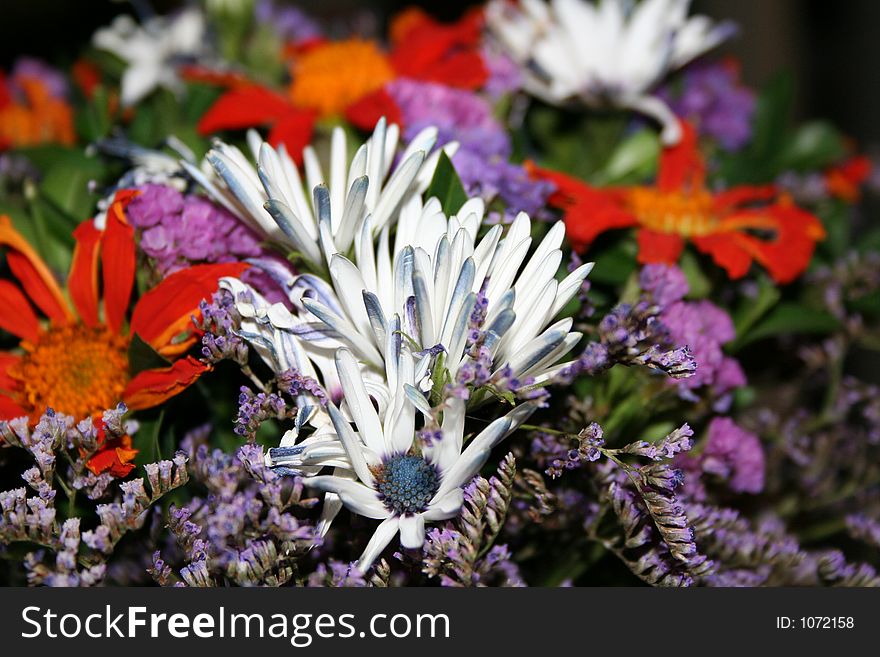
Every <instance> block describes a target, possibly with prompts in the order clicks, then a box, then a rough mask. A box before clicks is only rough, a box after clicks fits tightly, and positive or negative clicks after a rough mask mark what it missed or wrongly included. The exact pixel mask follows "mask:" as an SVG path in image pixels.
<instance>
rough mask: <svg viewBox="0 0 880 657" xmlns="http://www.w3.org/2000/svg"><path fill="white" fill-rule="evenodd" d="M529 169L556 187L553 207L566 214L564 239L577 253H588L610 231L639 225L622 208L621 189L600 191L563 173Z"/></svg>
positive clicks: (552, 198)
mask: <svg viewBox="0 0 880 657" xmlns="http://www.w3.org/2000/svg"><path fill="white" fill-rule="evenodd" d="M526 169H527V170H528V171H529V173H530V174H531V175H533V176H535V177H538V178H543V179H544V180H549V181H550V182H552V183H553V184H555V185H556V191H555V192H554V193H553V194H552V195H551V196H550V199H549V200H550V204H551V205H552V206H554V207H557V208H561V209H562V210H564V211H565V214H564V216H563V219H564V220H565V236H566V237H567V238H568V240H569V242H571V244H572V246H573V247H574V248H575V250H576V251H585V250H586V249H587V248H588V247H589V246H590V244H592V242H593V240H595V239H596V237H598V236H599V235H600V234H601V233H604V232H605V231H607V230H611V229H614V228H626V227H628V226H634V225H636V223H637V220H636V217H634V216H633V215H632V213H631V212H629V211H628V210H627V209H626V208H625V207H624V206H623V203H622V200H623V199H622V192H621V191H620V190H618V189H612V188H609V189H597V188H595V187H591V186H590V185H588V184H587V183H585V182H583V181H581V180H578V179H577V178H572V177H571V176H567V175H565V174H564V173H559V172H558V171H550V170H549V169H539V168H538V167H536V166H534V165H533V164H531V163H530V162H526Z"/></svg>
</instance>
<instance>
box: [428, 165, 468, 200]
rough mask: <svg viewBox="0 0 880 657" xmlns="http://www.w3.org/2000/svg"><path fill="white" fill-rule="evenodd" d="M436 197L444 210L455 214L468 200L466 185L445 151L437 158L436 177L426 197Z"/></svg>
mask: <svg viewBox="0 0 880 657" xmlns="http://www.w3.org/2000/svg"><path fill="white" fill-rule="evenodd" d="M432 196H434V197H436V198H437V200H439V201H440V205H441V207H442V208H443V212H445V213H446V214H447V215H450V214H455V213H456V212H458V210H459V208H461V206H462V204H463V203H464V202H465V201H467V198H468V197H467V192H465V191H464V185H462V184H461V179H460V178H459V177H458V173H456V171H455V167H454V166H452V161H451V160H450V159H449V157H448V156H447V155H446V153H445V152H441V153H440V159H439V160H437V168H436V169H435V170H434V177H433V178H432V179H431V184H430V185H428V191H427V192H426V193H425V198H431V197H432Z"/></svg>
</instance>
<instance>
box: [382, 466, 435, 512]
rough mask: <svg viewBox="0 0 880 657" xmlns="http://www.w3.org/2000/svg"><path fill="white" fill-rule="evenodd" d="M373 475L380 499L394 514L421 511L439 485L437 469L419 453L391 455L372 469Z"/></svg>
mask: <svg viewBox="0 0 880 657" xmlns="http://www.w3.org/2000/svg"><path fill="white" fill-rule="evenodd" d="M373 478H374V481H375V486H376V491H377V492H378V493H379V498H380V499H381V500H382V502H383V503H384V504H385V507H386V508H387V509H388V510H389V511H391V512H392V513H395V514H397V515H403V514H405V513H420V512H421V511H424V510H425V509H426V508H427V506H428V502H430V501H431V498H432V497H434V495H435V494H436V492H437V489H438V488H439V487H440V473H438V472H437V468H436V467H435V466H434V465H432V464H430V463H428V462H427V461H426V460H425V459H423V458H422V457H421V456H407V455H403V454H401V455H398V456H392V457H391V458H389V459H387V460H386V461H385V462H384V463H383V464H382V465H380V466H378V467H377V468H376V469H375V470H374V471H373Z"/></svg>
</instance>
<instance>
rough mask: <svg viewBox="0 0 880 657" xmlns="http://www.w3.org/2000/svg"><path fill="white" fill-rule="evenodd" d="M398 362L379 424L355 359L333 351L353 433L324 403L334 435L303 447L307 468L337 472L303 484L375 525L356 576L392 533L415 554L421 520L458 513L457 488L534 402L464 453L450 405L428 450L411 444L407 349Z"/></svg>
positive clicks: (458, 411)
mask: <svg viewBox="0 0 880 657" xmlns="http://www.w3.org/2000/svg"><path fill="white" fill-rule="evenodd" d="M398 356H399V361H398V368H397V369H398V374H399V378H398V384H399V385H398V387H397V389H396V392H395V394H394V395H393V396H392V399H391V404H390V406H389V407H387V410H386V412H385V413H384V421H383V419H382V417H381V416H380V413H379V412H378V411H377V410H376V408H375V407H374V406H373V401H372V400H371V395H370V394H369V392H368V390H367V388H366V387H365V386H364V383H363V381H362V380H361V376H360V369H359V367H358V363H357V361H356V360H355V357H354V355H353V354H352V353H351V352H350V351H348V350H346V349H340V350H339V351H338V352H337V354H336V364H337V368H338V371H339V378H340V380H341V381H342V388H343V390H344V393H345V400H346V404H347V406H348V410H349V413H350V415H351V417H352V419H353V421H354V424H355V426H356V430H354V429H352V427H351V425H350V423H349V420H348V418H346V417H345V416H344V415H343V414H342V413H341V412H340V411H339V410H338V409H337V408H336V407H335V406H333V405H332V404H330V405H329V413H330V419H331V421H332V423H333V428H334V431H335V437H334V438H326V439H323V440H317V441H314V442H312V443H311V447H310V448H307V451H310V452H311V455H312V461H313V462H316V463H320V464H321V465H333V466H336V467H337V468H338V470H337V473H336V474H333V475H318V476H314V477H310V478H308V479H306V480H305V483H306V485H308V486H310V487H312V488H317V489H319V490H322V491H325V492H327V493H328V494H332V495H335V496H338V500H339V501H340V502H341V503H342V504H343V505H344V506H346V507H347V508H348V509H349V510H351V511H353V512H355V513H357V514H359V515H362V516H365V517H367V518H375V519H377V520H382V523H381V524H380V525H379V527H378V528H377V529H376V532H375V533H374V534H373V537H372V538H371V539H370V541H369V543H368V544H367V547H366V549H365V550H364V552H363V554H362V555H361V557H360V559H359V560H358V566H357V567H358V569H359V570H360V571H361V572H365V571H366V570H368V569H369V567H370V565H371V564H372V563H373V561H374V560H375V559H376V557H377V556H378V555H379V554H380V553H381V552H382V550H383V549H385V547H386V546H387V545H388V544H389V543H390V542H391V540H392V539H393V538H394V535H395V534H397V533H398V532H400V542H401V545H403V547H405V548H420V547H421V546H422V544H423V543H424V541H425V523H426V522H432V521H438V520H446V519H449V518H452V517H454V516H455V515H457V514H458V512H459V510H460V509H461V505H462V502H463V491H462V487H463V486H465V485H466V484H467V483H468V482H469V481H470V480H471V479H472V478H473V477H474V476H475V475H476V474H477V473H478V472H479V470H480V468H481V467H482V466H483V464H485V462H486V460H487V459H488V457H489V453H490V452H491V450H492V448H494V447H495V446H496V445H497V444H498V443H499V442H501V440H503V439H504V438H505V437H506V436H507V435H509V434H510V433H511V432H512V431H514V430H515V429H516V428H517V427H518V426H519V425H520V424H522V423H523V422H524V421H525V420H526V419H527V418H528V417H529V416H530V415H531V414H532V412H533V411H534V410H535V408H536V405H535V404H533V403H526V404H522V405H520V406H518V407H516V408H515V409H514V410H513V411H511V412H510V413H508V414H507V415H505V416H504V417H502V418H499V419H497V420H495V421H494V422H492V423H491V424H490V425H489V426H488V427H486V428H485V429H484V430H483V431H481V432H480V433H479V434H478V435H477V436H476V437H474V438H473V439H471V440H470V442H469V443H468V444H467V446H466V447H464V420H465V407H464V403H463V402H462V401H461V400H458V399H452V400H450V401H449V402H448V404H447V406H446V407H445V409H444V412H443V420H442V424H441V434H442V437H441V438H440V439H439V440H437V441H434V442H433V443H432V444H430V445H427V444H424V445H422V444H417V441H416V435H415V415H416V411H415V407H414V406H413V405H412V403H411V401H410V397H411V395H410V394H408V393H407V392H406V389H411V388H412V386H411V384H412V382H413V381H414V378H413V376H414V365H413V360H412V357H411V356H410V355H409V353H408V352H407V350H406V349H400V350H398ZM407 386H409V388H407ZM463 447H464V449H462V448H463ZM352 473H353V476H352Z"/></svg>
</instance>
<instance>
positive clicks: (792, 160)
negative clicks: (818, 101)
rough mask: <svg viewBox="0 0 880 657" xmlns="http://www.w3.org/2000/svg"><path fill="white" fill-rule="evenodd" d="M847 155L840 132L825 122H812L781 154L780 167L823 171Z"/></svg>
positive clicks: (799, 131)
mask: <svg viewBox="0 0 880 657" xmlns="http://www.w3.org/2000/svg"><path fill="white" fill-rule="evenodd" d="M845 154H846V149H845V147H844V145H843V137H842V136H841V134H840V132H839V131H838V130H837V129H836V128H835V127H834V126H832V125H831V124H830V123H827V122H825V121H812V122H810V123H807V124H805V125H803V126H801V127H800V128H798V130H797V132H795V134H794V135H793V136H792V138H791V139H790V140H788V143H786V145H785V148H784V149H783V151H782V153H781V154H780V156H779V158H780V167H781V168H784V169H794V170H796V171H812V170H815V169H822V168H825V167H826V166H828V165H830V164H831V163H832V162H834V161H835V160H838V159H840V158H842V157H843V156H844V155H845Z"/></svg>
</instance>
